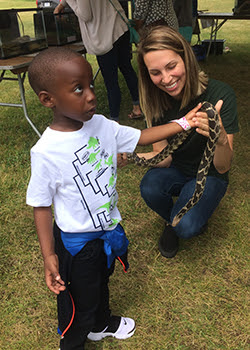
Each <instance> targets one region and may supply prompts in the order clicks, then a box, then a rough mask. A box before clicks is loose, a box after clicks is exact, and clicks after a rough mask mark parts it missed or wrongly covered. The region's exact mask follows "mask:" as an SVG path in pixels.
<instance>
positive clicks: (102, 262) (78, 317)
mask: <svg viewBox="0 0 250 350" xmlns="http://www.w3.org/2000/svg"><path fill="white" fill-rule="evenodd" d="M54 237H55V251H56V254H57V255H58V258H59V272H60V275H61V277H62V280H63V281H64V282H65V285H66V286H67V291H66V292H63V293H60V294H59V296H58V299H57V303H58V321H59V328H60V330H61V331H63V329H64V328H65V326H67V324H68V323H69V320H70V318H71V315H70V313H69V312H68V311H67V309H68V306H69V305H67V304H68V301H69V299H67V293H68V291H69V292H70V293H71V295H72V298H73V301H74V304H75V317H74V320H73V323H72V325H71V326H70V328H69V329H68V331H67V332H66V333H65V335H64V338H63V339H61V343H60V348H61V350H83V348H84V344H85V341H86V338H87V335H88V333H89V332H90V331H91V330H93V329H98V330H102V329H103V328H104V327H105V326H106V325H107V324H108V321H109V318H110V316H111V312H110V309H109V289H108V282H109V276H110V275H111V274H112V273H113V271H114V263H113V265H112V267H111V268H110V269H108V268H107V256H106V254H105V253H104V250H103V241H102V240H100V239H96V240H93V241H90V242H88V243H87V244H86V245H85V246H84V248H83V249H82V250H81V251H80V252H79V253H78V254H76V255H75V256H74V257H73V256H72V255H71V254H70V253H69V252H68V251H67V250H66V249H65V247H64V245H63V243H62V240H61V234H60V229H59V228H58V227H57V225H56V224H55V225H54ZM70 309H71V308H69V310H70ZM61 325H63V326H61ZM61 327H63V329H61Z"/></svg>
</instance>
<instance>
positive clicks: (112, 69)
mask: <svg viewBox="0 0 250 350" xmlns="http://www.w3.org/2000/svg"><path fill="white" fill-rule="evenodd" d="M129 40H130V35H129V31H127V32H125V33H124V34H123V35H122V36H121V37H120V38H119V39H118V40H116V42H115V43H114V45H113V48H112V49H111V50H110V51H109V52H107V53H106V54H104V55H100V56H96V58H97V61H98V64H99V67H100V69H101V72H102V76H103V79H104V83H105V86H106V89H107V93H108V101H109V109H110V118H111V119H113V120H116V121H118V120H119V113H120V104H121V90H120V87H119V80H118V68H119V70H120V71H121V73H122V75H123V76H124V79H125V81H126V84H127V87H128V89H129V92H130V95H131V98H132V102H133V105H139V93H138V79H137V75H136V72H135V70H134V68H133V66H132V64H131V57H130V43H129Z"/></svg>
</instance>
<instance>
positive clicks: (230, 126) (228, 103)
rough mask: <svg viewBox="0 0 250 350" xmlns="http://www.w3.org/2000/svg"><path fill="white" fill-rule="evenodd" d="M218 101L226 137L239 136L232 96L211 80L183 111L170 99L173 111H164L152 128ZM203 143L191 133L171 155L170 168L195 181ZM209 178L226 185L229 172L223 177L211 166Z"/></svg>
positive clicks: (203, 139) (203, 138) (222, 86)
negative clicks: (215, 178)
mask: <svg viewBox="0 0 250 350" xmlns="http://www.w3.org/2000/svg"><path fill="white" fill-rule="evenodd" d="M219 100H223V105H222V108H221V112H220V116H221V119H222V123H223V126H224V128H225V130H226V132H227V134H234V133H236V132H238V131H239V127H238V119H237V105H236V97H235V93H234V91H233V89H232V88H231V87H230V86H229V85H227V84H226V83H223V82H221V81H218V80H214V79H209V83H208V87H207V89H206V91H205V92H204V93H203V94H202V95H200V96H199V97H197V98H196V99H195V100H193V101H192V102H191V103H189V105H188V106H187V107H185V108H183V109H182V110H180V101H177V100H175V99H174V98H173V99H172V108H171V109H169V110H167V111H166V113H165V115H164V116H163V118H161V119H159V120H158V121H157V122H155V121H153V125H161V124H165V123H167V122H169V121H170V120H172V119H178V118H181V117H183V116H185V115H186V114H187V113H188V112H189V111H190V110H191V109H193V108H194V107H195V106H197V104H198V103H199V102H203V101H208V102H210V103H212V104H213V105H216V103H217V102H218V101H219ZM169 141H170V139H169ZM206 143H207V138H206V137H205V136H202V135H200V134H198V133H197V132H196V131H195V130H193V131H192V132H191V134H190V135H189V136H188V138H187V139H186V140H185V141H184V143H183V144H182V145H181V146H180V147H179V148H178V150H176V151H175V152H174V154H173V161H172V165H174V166H175V167H176V168H178V169H179V170H180V171H182V172H183V173H184V174H185V175H187V176H192V177H195V176H196V173H197V170H198V167H199V164H200V160H201V157H202V155H203V152H204V149H205V147H206ZM208 175H212V176H216V177H220V178H222V179H224V180H226V181H228V172H227V173H225V174H220V173H218V171H217V170H216V169H215V167H214V165H213V164H211V166H210V169H209V172H208Z"/></svg>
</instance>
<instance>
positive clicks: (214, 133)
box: [127, 101, 220, 226]
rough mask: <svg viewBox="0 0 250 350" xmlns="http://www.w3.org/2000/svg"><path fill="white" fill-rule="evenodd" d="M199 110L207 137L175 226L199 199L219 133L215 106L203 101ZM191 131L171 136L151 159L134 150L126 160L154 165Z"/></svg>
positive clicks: (174, 221) (170, 152)
mask: <svg viewBox="0 0 250 350" xmlns="http://www.w3.org/2000/svg"><path fill="white" fill-rule="evenodd" d="M200 111H202V112H206V113H207V116H208V122H209V137H208V140H207V145H206V148H205V150H204V153H203V156H202V158H201V162H200V165H199V168H198V171H197V175H196V186H195V190H194V193H193V196H192V197H191V198H190V199H189V201H188V202H187V203H186V205H185V206H184V207H183V208H182V209H181V210H180V211H179V213H178V214H176V216H175V217H174V219H173V222H172V226H176V225H177V224H178V223H179V221H180V220H181V218H182V217H183V216H184V215H185V214H186V213H187V212H188V211H189V210H190V209H191V208H192V207H193V206H195V205H196V204H197V203H198V201H199V200H200V198H201V196H202V194H203V191H204V188H205V184H206V179H207V174H208V170H209V167H210V164H211V162H212V160H213V156H214V151H215V146H216V143H217V140H218V138H219V134H220V121H219V116H218V113H217V111H216V109H215V107H214V106H213V105H212V104H211V103H209V102H206V101H205V102H203V103H202V106H201V109H200ZM191 131H192V129H190V130H188V131H183V132H181V133H179V134H177V135H175V136H174V137H173V138H172V140H171V143H169V144H168V145H167V146H166V147H165V148H164V149H163V150H162V151H161V152H160V153H158V154H157V155H156V156H155V157H153V158H151V159H145V158H144V157H142V158H140V157H138V155H137V154H136V153H135V152H133V153H129V154H127V160H128V161H129V162H133V163H136V164H137V165H142V166H155V165H156V164H158V163H159V162H161V161H162V160H164V159H165V158H167V157H168V156H169V155H170V154H172V153H173V152H174V151H175V150H176V149H177V148H178V147H179V146H180V145H181V144H182V143H183V141H184V140H185V139H186V138H187V137H188V135H189V134H190V133H191Z"/></svg>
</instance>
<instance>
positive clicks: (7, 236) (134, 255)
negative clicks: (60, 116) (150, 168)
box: [0, 0, 250, 350]
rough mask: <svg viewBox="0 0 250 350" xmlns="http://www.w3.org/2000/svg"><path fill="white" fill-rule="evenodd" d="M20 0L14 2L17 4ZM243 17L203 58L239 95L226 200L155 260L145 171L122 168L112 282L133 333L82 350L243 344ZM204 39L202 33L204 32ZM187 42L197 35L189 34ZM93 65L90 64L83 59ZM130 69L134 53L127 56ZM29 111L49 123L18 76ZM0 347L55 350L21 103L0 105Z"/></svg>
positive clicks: (52, 302)
mask: <svg viewBox="0 0 250 350" xmlns="http://www.w3.org/2000/svg"><path fill="white" fill-rule="evenodd" d="M34 3H35V1H33V0H32V1H21V0H16V1H2V0H1V2H0V7H1V8H10V7H33V6H34ZM233 4H234V1H233V0H231V1H229V0H224V1H220V2H218V1H216V0H209V1H204V0H200V1H199V8H200V9H209V10H210V11H217V12H230V11H231V9H232V7H233ZM17 5H18V6H17ZM249 29H250V28H249V23H248V22H247V21H234V22H233V21H231V22H230V21H228V22H227V23H226V24H225V25H224V26H223V27H222V28H221V30H220V31H219V38H222V39H225V40H226V45H227V46H229V47H230V49H231V52H230V53H228V54H223V55H220V56H210V57H209V59H208V60H207V61H205V62H203V63H202V64H201V66H202V68H203V69H204V70H205V71H206V72H208V74H209V75H210V76H211V77H213V78H217V79H220V80H223V81H225V82H227V83H229V84H230V85H231V86H232V87H233V88H234V89H235V92H236V95H237V101H238V114H239V124H240V133H238V134H237V135H236V136H235V142H234V148H235V156H234V162H233V166H232V170H231V173H230V185H229V189H228V192H227V194H226V196H225V198H224V199H223V200H222V202H221V204H220V206H219V208H218V209H217V210H216V212H215V213H214V215H213V217H212V218H211V219H210V221H209V226H208V230H207V232H206V234H204V235H202V236H199V237H196V238H193V239H191V240H188V241H181V243H180V251H179V253H178V254H177V256H176V257H175V258H174V259H170V260H167V259H164V258H163V257H161V255H160V253H159V251H158V249H157V242H158V238H159V236H160V234H161V231H162V228H163V220H161V219H159V217H158V216H157V215H156V214H155V213H153V212H152V211H151V210H150V209H149V208H148V207H147V206H146V205H145V204H144V202H143V200H142V199H141V197H140V192H139V184H140V179H141V177H142V176H143V174H144V173H145V169H142V168H139V167H138V168H137V167H135V166H132V165H130V166H127V167H126V168H123V169H119V181H118V191H119V209H120V211H121V214H122V217H123V225H124V227H125V230H126V232H127V235H128V238H129V240H130V258H129V262H130V270H129V272H128V274H127V275H124V274H123V272H122V269H121V268H120V266H119V265H117V266H116V271H115V274H114V275H113V276H112V278H111V282H110V289H111V306H112V310H113V312H114V313H115V314H123V315H127V316H130V317H133V318H134V319H135V320H136V323H137V330H136V333H135V335H134V336H133V337H132V338H131V339H129V340H126V341H118V340H115V339H106V340H104V341H102V342H99V343H91V342H88V343H87V345H86V350H94V349H95V350H112V349H116V350H117V349H119V350H247V349H249V312H248V309H249V294H248V285H249V260H248V253H249V243H248V242H249V239H248V237H249V229H248V227H249V219H248V217H249V182H248V177H249V166H248V161H247V159H248V155H249V91H250V73H249V72H250V46H249ZM201 36H202V39H204V38H208V36H209V29H206V30H204V31H202V33H201ZM193 40H196V38H194V39H193ZM88 60H89V61H90V62H91V64H92V65H93V70H94V72H95V71H96V70H97V65H96V60H95V58H94V57H93V56H88ZM133 64H134V67H135V69H137V64H136V57H134V59H133ZM120 83H121V89H122V92H123V96H122V107H121V123H123V124H128V125H131V126H134V127H138V128H144V122H143V121H129V120H128V119H127V114H128V113H129V112H130V111H131V103H130V96H129V93H128V90H127V87H126V85H125V83H124V80H123V78H122V77H120ZM0 86H1V101H6V100H8V101H12V102H13V101H16V99H18V87H15V85H14V84H13V82H2V83H1V85H0ZM25 88H26V98H27V104H28V111H29V115H30V117H31V118H32V120H33V121H34V122H35V125H36V126H37V127H38V129H39V130H40V131H41V132H42V131H43V130H44V129H45V127H46V125H48V124H49V122H50V120H51V114H50V111H48V110H47V109H45V108H43V107H42V106H41V105H40V103H39V102H38V100H37V97H36V96H35V94H34V93H33V92H32V91H31V89H30V87H29V85H28V83H27V81H26V82H25ZM96 93H97V98H98V112H100V113H103V114H104V115H108V104H107V97H106V92H105V87H104V84H103V80H102V77H101V75H98V77H97V80H96ZM0 140H1V141H0V155H1V163H0V188H1V190H0V203H1V212H0V249H1V256H0V271H1V288H0V297H1V309H0V349H3V350H31V349H32V350H33V349H42V350H52V349H58V341H59V339H58V336H57V334H56V327H57V321H56V299H55V296H54V295H52V294H51V293H50V292H49V290H48V289H47V287H46V285H45V282H44V276H43V262H42V258H41V254H40V250H39V244H38V240H37V237H36V232H35V228H34V224H33V216H32V209H31V208H30V207H28V206H26V204H25V193H26V188H27V184H28V181H29V176H30V160H29V150H30V148H31V147H32V145H34V143H35V142H36V141H37V136H36V134H35V133H34V131H33V130H32V129H31V127H30V126H29V125H28V123H27V121H26V120H25V118H24V116H23V112H22V109H17V108H10V107H9V108H7V107H0Z"/></svg>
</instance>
